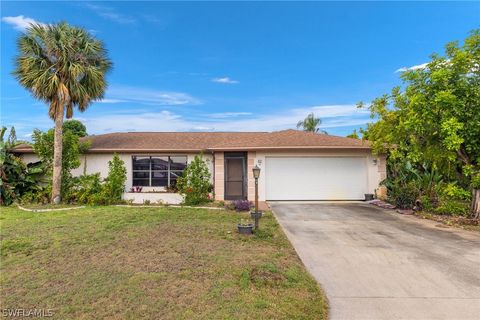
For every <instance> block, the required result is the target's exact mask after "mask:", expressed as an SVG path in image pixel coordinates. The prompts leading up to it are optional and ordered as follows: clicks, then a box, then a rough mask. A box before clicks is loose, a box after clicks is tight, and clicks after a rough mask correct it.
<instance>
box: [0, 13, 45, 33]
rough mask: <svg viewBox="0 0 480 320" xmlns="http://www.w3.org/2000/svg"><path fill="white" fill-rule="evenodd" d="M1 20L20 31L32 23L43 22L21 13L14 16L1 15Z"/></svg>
mask: <svg viewBox="0 0 480 320" xmlns="http://www.w3.org/2000/svg"><path fill="white" fill-rule="evenodd" d="M2 21H3V22H5V23H8V24H11V25H12V26H13V28H14V29H15V30H18V31H22V32H24V31H25V30H26V29H27V28H28V27H30V25H32V24H42V25H43V24H44V23H41V22H38V21H36V20H34V19H32V18H29V17H25V16H23V15H20V16H16V17H2Z"/></svg>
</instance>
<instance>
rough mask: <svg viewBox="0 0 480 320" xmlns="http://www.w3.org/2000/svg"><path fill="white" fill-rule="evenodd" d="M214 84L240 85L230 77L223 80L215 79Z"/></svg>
mask: <svg viewBox="0 0 480 320" xmlns="http://www.w3.org/2000/svg"><path fill="white" fill-rule="evenodd" d="M212 82H216V83H226V84H235V83H238V81H237V80H233V79H230V78H229V77H223V78H213V79H212Z"/></svg>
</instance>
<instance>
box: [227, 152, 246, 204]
mask: <svg viewBox="0 0 480 320" xmlns="http://www.w3.org/2000/svg"><path fill="white" fill-rule="evenodd" d="M245 177H246V156H245V153H243V152H231V153H230V152H225V200H242V199H246V198H247V197H246V195H247V193H246V183H245V182H246V180H245Z"/></svg>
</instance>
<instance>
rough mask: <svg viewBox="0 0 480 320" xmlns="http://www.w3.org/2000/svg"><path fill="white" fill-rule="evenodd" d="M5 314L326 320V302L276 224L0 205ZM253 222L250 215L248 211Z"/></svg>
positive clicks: (172, 211)
mask: <svg viewBox="0 0 480 320" xmlns="http://www.w3.org/2000/svg"><path fill="white" fill-rule="evenodd" d="M0 210H1V213H0V226H1V229H0V237H1V238H0V239H1V266H0V267H1V278H0V284H1V297H0V298H1V308H2V309H4V308H9V309H12V308H15V309H16V308H26V309H28V308H37V309H39V308H44V309H53V312H54V318H58V319H72V318H76V319H98V318H130V319H137V318H140V317H144V318H151V319H238V318H240V319H325V318H326V309H327V303H326V300H325V298H324V296H323V294H322V292H321V290H320V288H319V287H318V286H317V284H316V283H315V281H314V280H313V279H312V278H311V276H310V275H309V274H308V273H307V272H306V271H305V269H304V267H303V265H302V263H301V262H300V260H299V259H298V257H297V255H296V254H295V251H294V250H293V248H292V246H291V244H290V243H289V242H288V240H287V239H286V237H285V235H284V234H283V232H282V231H281V229H280V228H279V226H278V224H277V223H276V221H275V219H274V217H273V216H272V215H271V214H270V213H267V214H266V215H265V217H264V218H263V219H262V220H261V228H262V230H261V233H259V234H258V235H257V236H254V237H248V236H241V235H238V234H237V233H236V230H235V224H236V223H237V222H238V221H239V220H240V214H238V213H235V212H229V211H219V210H206V209H186V208H168V207H167V208H125V207H89V208H85V209H77V210H71V211H58V212H48V213H32V212H24V211H20V210H18V209H16V208H1V209H0ZM243 215H244V217H247V214H243Z"/></svg>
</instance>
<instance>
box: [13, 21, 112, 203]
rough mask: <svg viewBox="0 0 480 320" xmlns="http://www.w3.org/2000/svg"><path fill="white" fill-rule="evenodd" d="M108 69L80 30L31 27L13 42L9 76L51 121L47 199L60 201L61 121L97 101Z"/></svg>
mask: <svg viewBox="0 0 480 320" xmlns="http://www.w3.org/2000/svg"><path fill="white" fill-rule="evenodd" d="M110 68H111V62H110V60H109V59H108V58H107V52H106V49H105V48H104V45H103V43H102V42H101V41H99V40H97V39H95V38H94V37H93V36H92V35H91V34H89V33H88V32H87V31H86V30H85V29H83V28H78V27H72V26H70V25H69V24H67V23H65V22H61V23H58V24H48V25H44V24H31V25H30V26H29V27H28V28H27V30H26V32H25V33H24V34H22V35H21V36H20V37H19V39H18V56H17V57H16V68H15V70H14V72H13V74H14V75H15V77H16V78H17V80H18V81H19V83H20V84H21V85H22V86H23V87H25V88H26V89H27V90H29V91H30V92H31V93H32V95H33V96H34V97H36V98H37V99H40V100H42V101H44V102H45V103H47V104H48V105H49V110H48V114H49V116H50V118H51V119H53V120H54V121H55V134H54V145H55V147H54V154H53V179H52V180H53V181H52V197H51V200H52V201H53V202H54V203H59V202H60V199H61V186H62V182H61V180H62V173H63V171H62V154H63V152H62V147H63V144H62V127H63V118H64V116H65V115H66V117H67V118H68V119H69V118H71V117H72V116H73V110H74V108H77V109H78V110H79V111H85V110H86V109H87V107H88V106H89V104H90V103H91V102H92V101H94V100H98V99H101V98H102V97H103V94H104V92H105V89H106V87H107V82H106V79H105V74H106V73H107V71H108V70H109V69H110Z"/></svg>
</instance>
